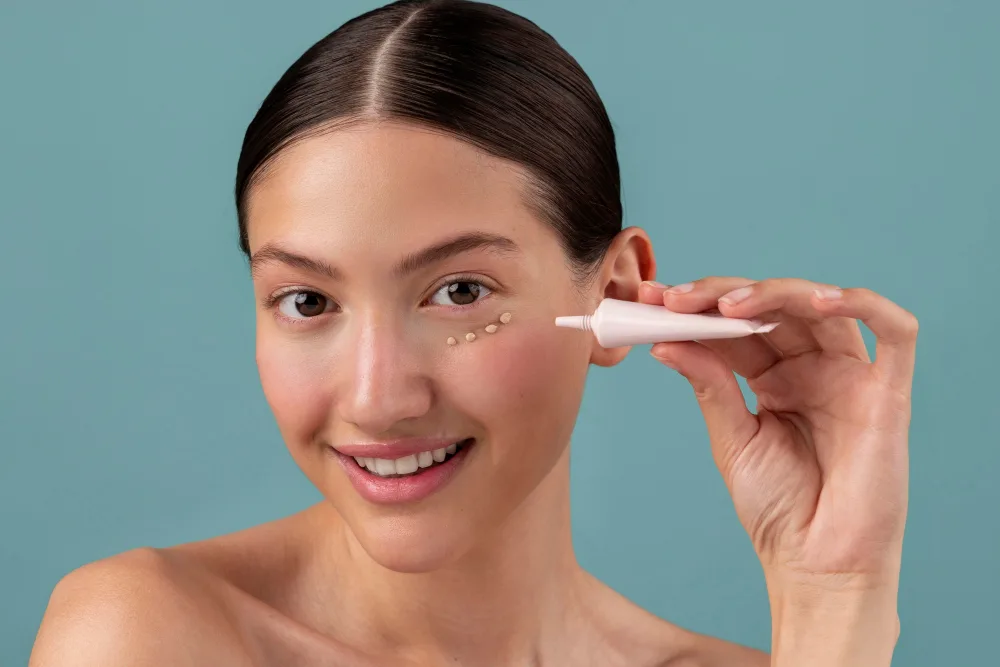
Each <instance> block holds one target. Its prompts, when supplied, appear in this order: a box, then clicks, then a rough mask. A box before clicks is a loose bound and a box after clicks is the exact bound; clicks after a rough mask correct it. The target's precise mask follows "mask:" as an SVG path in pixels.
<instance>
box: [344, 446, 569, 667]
mask: <svg viewBox="0 0 1000 667" xmlns="http://www.w3.org/2000/svg"><path fill="white" fill-rule="evenodd" d="M341 525H342V526H343V531H345V533H347V534H345V535H344V537H345V541H344V543H343V544H344V545H345V547H346V549H345V551H346V553H347V556H346V560H345V561H344V565H348V566H349V568H350V571H351V577H350V579H351V582H350V583H349V584H348V585H347V586H341V587H339V590H338V592H337V597H338V599H339V604H338V606H340V608H341V609H342V610H344V611H346V612H347V613H346V614H345V617H349V618H351V619H354V620H353V621H352V622H350V624H349V625H350V628H351V629H350V630H349V633H350V635H351V637H350V638H348V637H344V632H345V630H347V628H346V627H344V626H343V625H342V624H338V629H337V635H338V636H341V637H344V639H345V640H348V639H349V640H351V641H352V642H353V641H358V643H359V644H362V645H364V644H368V645H372V644H379V645H382V646H392V647H395V649H396V651H398V652H399V653H400V654H406V655H407V656H408V657H414V658H417V659H418V660H419V661H420V662H424V661H425V660H429V661H430V662H432V663H434V664H436V663H438V662H440V663H444V662H445V659H447V660H448V661H450V662H452V663H453V664H456V663H457V664H461V665H476V664H512V663H520V662H522V661H525V662H528V660H527V658H533V657H537V656H540V655H541V654H542V653H547V652H548V650H547V649H546V646H550V647H551V646H552V644H554V643H558V641H559V639H558V638H559V637H560V636H562V635H564V634H565V629H566V627H567V624H568V623H569V622H570V621H569V620H568V619H571V618H573V615H572V613H571V612H572V599H573V592H574V591H577V590H579V587H580V584H581V583H582V582H583V581H585V576H584V575H583V574H582V572H581V570H580V568H579V566H578V565H577V562H576V557H575V555H574V553H573V547H572V538H571V531H570V508H569V454H568V448H567V451H566V452H565V453H564V454H563V456H562V457H561V458H560V460H559V462H558V463H557V464H556V466H555V467H554V468H553V470H552V471H551V472H550V473H549V475H548V476H547V477H546V479H545V480H544V481H543V482H542V483H541V484H540V485H539V486H538V487H537V488H536V489H535V490H534V491H533V492H532V494H531V495H530V496H529V497H528V498H527V499H526V500H525V501H524V502H523V503H522V504H521V506H520V507H519V508H518V509H517V510H515V512H514V513H513V514H512V515H511V516H510V517H509V519H508V521H506V522H505V523H504V525H502V526H500V527H498V529H497V530H496V531H495V533H493V534H492V535H491V536H490V538H489V539H488V540H487V541H485V542H484V543H481V544H479V545H477V546H476V548H475V549H473V550H472V551H470V552H469V553H467V554H465V555H464V556H463V557H462V558H461V559H460V560H459V561H457V562H455V563H453V564H452V565H450V566H448V567H447V568H444V569H442V570H438V571H435V572H430V573H423V574H401V573H398V572H393V571H390V570H387V569H385V568H383V567H382V566H380V565H378V564H377V563H375V562H374V561H372V560H371V558H370V557H368V555H367V554H366V553H365V552H364V550H363V549H362V548H361V547H360V546H359V545H358V544H357V542H356V541H355V540H354V538H353V535H351V534H350V533H349V529H348V528H347V527H346V525H343V524H341ZM344 565H342V566H341V567H343V566H344ZM338 579H341V578H340V577H338ZM341 581H343V580H342V579H341Z"/></svg>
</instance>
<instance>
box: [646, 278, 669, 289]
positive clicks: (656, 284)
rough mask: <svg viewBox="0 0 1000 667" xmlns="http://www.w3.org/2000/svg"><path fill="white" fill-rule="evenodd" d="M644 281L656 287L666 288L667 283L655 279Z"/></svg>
mask: <svg viewBox="0 0 1000 667" xmlns="http://www.w3.org/2000/svg"><path fill="white" fill-rule="evenodd" d="M643 283H644V284H646V285H649V286H650V287H655V288H656V289H664V288H666V285H664V284H663V283H658V282H656V281H655V280H644V281H643Z"/></svg>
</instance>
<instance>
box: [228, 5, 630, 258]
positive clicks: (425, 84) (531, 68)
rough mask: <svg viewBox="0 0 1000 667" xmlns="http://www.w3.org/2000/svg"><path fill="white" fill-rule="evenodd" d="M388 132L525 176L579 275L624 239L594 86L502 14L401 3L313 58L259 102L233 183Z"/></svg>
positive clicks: (244, 245) (244, 192)
mask: <svg viewBox="0 0 1000 667" xmlns="http://www.w3.org/2000/svg"><path fill="white" fill-rule="evenodd" d="M373 118H378V119H392V120H399V121H405V122H412V123H418V124H422V125H424V126H427V127H430V128H433V129H436V130H439V131H444V132H447V133H448V134H450V135H453V136H455V137H457V138H459V139H462V140H464V141H467V142H469V143H470V144H473V145H475V146H477V147H478V148H480V149H481V150H483V151H485V152H487V153H490V154H492V155H494V156H496V157H499V158H503V159H506V160H509V161H511V162H513V163H516V164H517V165H519V166H520V167H521V168H523V169H524V170H526V172H527V173H528V174H529V176H530V181H531V183H530V190H531V192H530V198H529V203H530V204H532V205H533V206H534V207H535V209H536V211H537V212H538V214H539V215H540V216H541V217H542V218H543V219H544V220H545V221H546V222H547V223H549V224H551V225H552V227H553V228H554V229H555V230H556V232H557V233H558V235H559V238H560V239H561V242H562V245H563V247H564V249H565V251H566V253H567V255H568V256H569V257H570V258H571V259H572V260H573V263H574V265H575V266H576V267H577V268H579V269H580V270H581V272H582V274H583V275H586V274H587V273H589V270H590V269H592V268H594V267H595V266H596V265H597V264H598V262H599V261H600V260H601V259H602V258H603V256H604V254H605V252H606V251H607V249H608V246H609V245H610V244H611V241H612V239H614V237H615V235H616V234H617V233H618V232H619V231H621V228H622V205H621V192H620V188H621V186H620V176H619V170H618V157H617V154H616V152H615V137H614V131H613V129H612V127H611V121H610V120H609V118H608V114H607V111H606V110H605V108H604V105H603V103H602V102H601V99H600V97H599V96H598V94H597V91H596V90H595V89H594V86H593V84H592V83H591V81H590V79H589V77H588V76H587V75H586V73H584V71H583V69H582V68H581V67H580V65H579V64H578V63H577V62H576V60H574V59H573V57H572V56H570V55H569V54H568V53H567V52H566V51H565V50H563V48H562V47H561V46H559V44H558V43H557V42H556V41H555V39H553V38H552V36H551V35H549V34H548V33H546V32H544V31H543V30H541V29H540V28H539V27H538V26H536V25H535V24H534V23H532V22H531V21H529V20H527V19H525V18H523V17H521V16H518V15H516V14H513V13H511V12H509V11H507V10H504V9H501V8H499V7H496V6H493V5H489V4H486V3H480V2H469V1H466V0H402V1H401V2H395V3H392V4H389V5H386V6H384V7H381V8H379V9H375V10H373V11H370V12H368V13H366V14H363V15H361V16H358V17H357V18H355V19H352V20H350V21H348V22H347V23H345V24H344V25H342V26H341V27H339V28H337V29H336V30H335V31H333V32H332V33H330V34H329V35H327V36H326V37H324V38H323V39H321V40H320V41H319V42H317V43H316V44H315V45H313V46H312V47H311V48H309V50H307V51H306V52H305V53H304V54H303V55H302V56H301V57H300V58H299V59H298V60H297V61H296V62H295V63H294V64H293V65H292V66H291V67H290V68H288V70H287V71H286V72H285V73H284V75H283V76H282V77H281V79H280V80H279V81H278V83H277V84H276V85H275V86H274V88H273V89H272V90H271V92H270V93H269V94H268V95H267V97H266V98H265V99H264V102H263V104H261V107H260V109H259V110H258V112H257V114H256V116H255V117H254V119H253V121H252V122H251V123H250V125H249V127H248V128H247V131H246V135H245V137H244V139H243V148H242V151H241V152H240V159H239V164H238V167H237V170H236V208H237V215H238V219H239V231H240V247H241V249H242V250H243V252H244V253H246V254H249V245H248V240H247V220H246V204H247V196H248V193H249V191H250V189H251V188H252V186H253V184H254V181H255V179H256V178H258V177H260V176H261V175H262V174H263V173H265V172H266V169H267V167H268V165H269V164H270V163H271V160H272V159H273V158H274V157H275V156H276V155H277V154H278V153H279V152H280V151H281V150H282V149H283V148H284V147H286V146H288V145H289V144H290V143H291V142H294V141H296V140H298V139H301V138H303V137H306V136H309V135H311V134H314V133H317V132H322V131H324V130H326V129H328V128H330V127H336V126H338V124H340V123H349V122H356V121H363V120H365V119H373Z"/></svg>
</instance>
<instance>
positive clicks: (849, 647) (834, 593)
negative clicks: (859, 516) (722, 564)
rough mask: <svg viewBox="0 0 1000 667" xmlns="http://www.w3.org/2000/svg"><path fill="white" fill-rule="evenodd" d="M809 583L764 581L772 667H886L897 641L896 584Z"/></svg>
mask: <svg viewBox="0 0 1000 667" xmlns="http://www.w3.org/2000/svg"><path fill="white" fill-rule="evenodd" d="M812 579H813V580H812V581H809V582H804V581H800V580H797V581H795V582H794V583H789V582H788V581H782V582H777V581H775V580H774V579H769V580H768V599H769V601H770V604H771V622H772V625H771V665H772V667H800V666H801V665H810V667H843V666H846V665H851V666H854V665H858V666H864V667H889V665H890V663H891V662H892V653H893V650H894V649H895V646H896V640H897V639H898V637H899V616H898V614H897V597H898V595H897V586H896V584H895V582H891V581H871V580H868V579H858V578H854V577H845V576H840V575H838V576H824V577H822V578H818V579H817V578H812Z"/></svg>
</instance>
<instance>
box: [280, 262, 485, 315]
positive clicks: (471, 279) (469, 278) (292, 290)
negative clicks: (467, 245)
mask: <svg viewBox="0 0 1000 667" xmlns="http://www.w3.org/2000/svg"><path fill="white" fill-rule="evenodd" d="M454 283H472V284H475V285H479V286H480V287H485V288H486V289H487V290H489V294H487V295H486V296H484V297H482V298H479V299H476V300H475V301H473V302H472V303H471V304H468V305H464V306H460V305H454V306H439V307H441V308H447V309H449V310H452V311H460V310H467V309H469V308H474V307H476V306H478V305H479V304H480V303H481V302H482V301H484V300H486V299H489V298H490V297H491V296H492V295H493V294H496V292H497V287H496V286H494V285H492V284H487V281H485V280H483V278H482V277H481V276H474V275H457V276H449V277H448V278H446V279H444V280H442V281H441V282H439V283H437V284H436V285H435V286H434V288H433V289H432V290H430V293H429V294H428V296H427V297H426V298H425V299H424V300H423V301H422V302H421V306H424V305H427V304H428V302H429V301H430V299H432V298H433V297H434V295H435V294H437V293H438V291H440V289H441V288H442V287H445V286H447V285H452V284H454ZM300 292H307V293H313V294H318V295H320V296H322V297H323V298H329V297H327V296H326V295H325V294H323V293H322V292H319V291H317V290H314V289H308V288H305V287H287V288H285V289H283V290H279V291H277V292H275V293H274V294H271V295H269V296H268V297H266V298H265V299H264V308H265V309H267V310H274V311H275V316H276V317H278V318H279V319H281V320H282V321H284V322H287V323H289V324H291V325H293V326H299V325H303V324H308V323H309V321H310V320H314V319H316V318H315V317H304V318H301V319H298V318H291V317H286V316H284V315H282V314H281V313H279V312H277V310H276V308H277V306H278V304H279V303H281V300H282V299H284V298H285V297H286V296H289V295H290V294H298V293H300ZM330 301H332V302H333V303H334V304H336V301H333V299H330ZM338 310H339V306H338ZM333 312H334V313H336V312H337V311H336V310H335V311H333Z"/></svg>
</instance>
